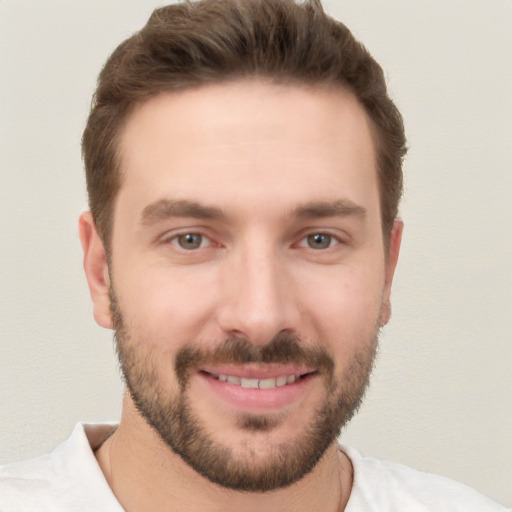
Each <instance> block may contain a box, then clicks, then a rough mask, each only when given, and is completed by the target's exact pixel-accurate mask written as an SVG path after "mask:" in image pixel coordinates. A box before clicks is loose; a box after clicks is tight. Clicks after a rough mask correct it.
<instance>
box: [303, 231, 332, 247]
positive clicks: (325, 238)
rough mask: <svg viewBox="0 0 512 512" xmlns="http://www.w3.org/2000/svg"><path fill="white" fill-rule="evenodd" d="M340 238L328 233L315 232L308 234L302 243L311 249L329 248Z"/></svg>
mask: <svg viewBox="0 0 512 512" xmlns="http://www.w3.org/2000/svg"><path fill="white" fill-rule="evenodd" d="M337 242H338V240H336V238H335V237H333V236H331V235H329V234H327V233H313V234H311V235H308V236H307V237H306V238H304V240H303V241H302V243H301V244H300V245H302V246H303V247H309V248H310V249H328V248H329V247H332V246H333V245H334V244H336V243H337Z"/></svg>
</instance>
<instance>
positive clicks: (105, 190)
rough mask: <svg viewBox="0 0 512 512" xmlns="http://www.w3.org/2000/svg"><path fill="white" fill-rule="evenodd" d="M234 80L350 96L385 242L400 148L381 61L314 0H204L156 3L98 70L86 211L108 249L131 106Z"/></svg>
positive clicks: (395, 199) (399, 127) (88, 141)
mask: <svg viewBox="0 0 512 512" xmlns="http://www.w3.org/2000/svg"><path fill="white" fill-rule="evenodd" d="M241 78H265V79H267V80H271V81H274V82H277V83H292V84H302V85H309V86H332V87H334V88H339V89H346V90H348V91H350V92H352V93H353V94H354V95H355V97H356V98H357V100H358V101H359V102H360V104H361V105H362V106H363V108H364V110H365V112H366V114H367V116H368V118H369V120H370V122H371V126H372V133H373V136H374V141H375V151H376V158H377V166H378V176H379V192H380V201H381V215H382V219H381V220H382V232H383V237H384V241H385V243H386V245H387V241H388V239H389V236H390V233H391V229H392V227H393V222H394V219H395V218H396V216H397V211H398V204H399V201H400V197H401V194H402V158H403V156H404V155H405V151H406V148H405V135H404V129H403V123H402V118H401V116H400V113H399V111H398V110H397V109H396V107H395V105H394V104H393V102H392V101H391V99H390V98H389V96H388V94H387V90H386V83H385V79H384V74H383V71H382V69H381V67H380V66H379V64H378V63H377V62H376V61H375V60H374V59H373V58H372V56H371V55H370V54H369V52H368V51H367V50H366V49H365V48H364V46H363V45H362V44H361V43H359V42H358V41H357V40H356V39H355V38H354V37H353V35H352V34H351V32H350V31H349V30H348V28H347V27H345V26H344V25H343V24H342V23H340V22H338V21H336V20H334V19H332V18H330V17H329V16H327V15H326V14H325V13H324V12H323V9H322V6H321V3H320V1H319V0H307V1H306V2H304V3H303V4H301V5H298V4H297V3H295V2H294V1H293V0H233V1H225V0H202V1H196V2H190V1H188V2H185V3H180V4H177V5H170V6H167V7H162V8H160V9H157V10H155V11H154V13H153V14H152V16H151V17H150V19H149V20H148V22H147V24H146V26H145V27H144V28H143V29H142V30H140V31H139V32H137V33H135V34H134V35H133V36H131V37H130V38H129V39H127V40H126V41H124V42H123V43H122V44H120V45H119V46H118V47H117V49H116V50H115V51H114V53H113V54H112V55H111V56H110V58H109V59H108V61H107V62H106V64H105V66H104V67H103V70H102V72H101V74H100V76H99V79H98V85H97V89H96V92H95V95H94V98H93V103H92V109H91V113H90V116H89V119H88V122H87V126H86V128H85V131H84V134H83V139H82V152H83V158H84V163H85V169H86V177H87V190H88V195H89V205H90V210H91V212H92V215H93V217H94V220H95V223H96V227H97V229H98V232H99V234H100V236H101V239H102V241H103V244H104V245H105V248H106V250H107V254H108V252H109V248H110V239H111V231H112V225H113V222H114V219H113V208H114V203H115V200H116V196H117V192H118V190H119V188H120V187H121V185H122V181H123V171H122V169H121V167H120V159H119V138H120V135H121V133H122V130H123V127H124V125H125V123H126V121H127V119H128V118H129V116H130V114H131V112H133V110H134V108H135V107H136V106H137V105H140V104H141V103H143V102H145V101H147V100H148V99H149V98H151V97H154V96H156V95H158V94H160V93H162V92H169V91H180V90H185V89H191V88H197V87H200V86H203V85H209V84H215V83H222V82H227V81H230V80H235V79H241Z"/></svg>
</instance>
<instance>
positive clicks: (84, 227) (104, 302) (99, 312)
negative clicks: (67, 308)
mask: <svg viewBox="0 0 512 512" xmlns="http://www.w3.org/2000/svg"><path fill="white" fill-rule="evenodd" d="M78 232H79V235H80V242H81V243H82V250H83V252H84V270H85V276H86V277H87V283H88V284H89V291H90V294H91V299H92V304H93V311H94V319H95V320H96V322H97V323H98V324H99V325H101V327H105V328H106V329H112V327H113V325H112V316H111V314H110V298H109V294H108V291H109V287H110V278H109V274H108V265H107V255H106V253H105V249H104V247H103V242H102V241H101V239H100V237H99V235H98V232H97V230H96V224H95V223H94V220H93V218H92V214H91V212H84V213H82V215H80V219H79V221H78Z"/></svg>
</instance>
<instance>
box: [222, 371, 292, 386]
mask: <svg viewBox="0 0 512 512" xmlns="http://www.w3.org/2000/svg"><path fill="white" fill-rule="evenodd" d="M212 377H214V378H216V379H218V380H220V381H221V382H229V383H230V384H234V385H235V386H241V387H243V388H247V389H258V388H259V389H273V388H276V387H281V386H286V385H287V384H293V383H294V382H295V381H296V380H297V379H299V377H300V376H299V375H281V376H279V377H276V378H275V379H274V378H270V379H246V378H244V377H235V376H234V375H214V374H212Z"/></svg>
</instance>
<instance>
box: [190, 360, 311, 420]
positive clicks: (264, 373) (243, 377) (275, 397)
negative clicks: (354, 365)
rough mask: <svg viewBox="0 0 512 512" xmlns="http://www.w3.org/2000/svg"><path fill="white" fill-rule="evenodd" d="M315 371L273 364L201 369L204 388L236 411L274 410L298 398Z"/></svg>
mask: <svg viewBox="0 0 512 512" xmlns="http://www.w3.org/2000/svg"><path fill="white" fill-rule="evenodd" d="M314 375H316V371H315V370H310V369H299V368H290V367H285V366H281V365H278V366H274V365H268V366H265V365H263V366H262V365H241V366H237V365H233V366H231V365H227V366H225V367H222V368H207V369H206V368H202V369H201V370H200V371H199V376H201V377H202V379H201V380H202V381H203V383H204V384H205V385H206V387H207V389H209V390H210V391H212V392H213V393H214V394H215V395H216V396H217V397H218V398H220V399H221V400H222V401H223V402H227V403H228V404H229V405H231V406H234V407H235V409H237V410H245V411H247V412H249V411H251V410H259V411H261V412H262V411H263V410H275V409H279V408H281V407H284V406H287V405H289V404H291V403H293V402H295V401H296V400H297V399H299V398H300V396H301V395H302V393H303V392H304V391H305V389H306V388H307V387H308V382H309V381H310V380H311V377H313V376H314Z"/></svg>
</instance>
